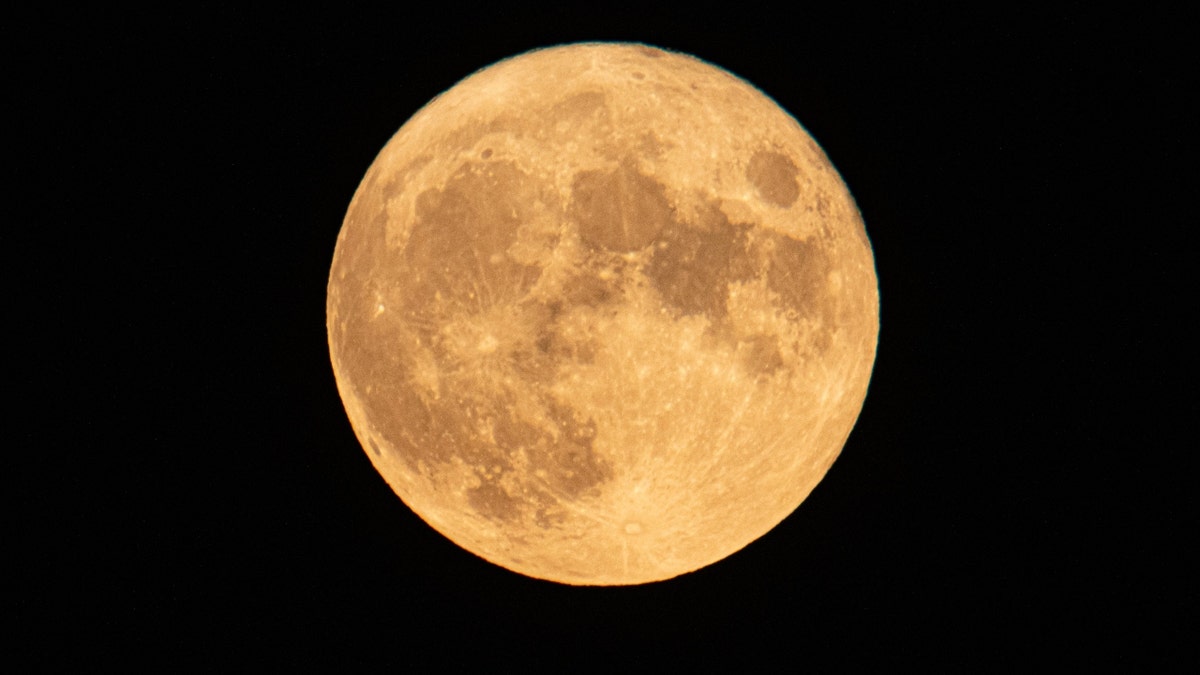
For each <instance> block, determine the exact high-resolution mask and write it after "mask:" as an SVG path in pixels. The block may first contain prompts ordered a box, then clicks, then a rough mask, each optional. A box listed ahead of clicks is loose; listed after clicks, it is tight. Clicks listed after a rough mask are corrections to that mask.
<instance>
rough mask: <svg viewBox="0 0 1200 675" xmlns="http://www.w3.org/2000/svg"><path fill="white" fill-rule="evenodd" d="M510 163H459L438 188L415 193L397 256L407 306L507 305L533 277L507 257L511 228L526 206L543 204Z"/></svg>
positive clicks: (528, 210)
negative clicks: (408, 230) (406, 274)
mask: <svg viewBox="0 0 1200 675" xmlns="http://www.w3.org/2000/svg"><path fill="white" fill-rule="evenodd" d="M548 198H549V197H548V195H545V194H542V191H540V190H539V189H538V186H537V185H535V184H534V182H533V181H532V180H531V179H530V177H529V176H528V175H527V174H525V173H524V172H522V171H521V170H520V169H518V168H517V167H516V166H515V165H514V164H512V163H510V162H500V161H496V162H488V163H486V164H467V165H464V166H463V167H461V168H460V169H459V170H458V172H457V173H455V174H454V176H452V177H451V178H450V180H448V181H447V183H446V185H445V187H444V188H443V189H440V190H438V189H432V188H431V189H428V190H425V191H424V192H422V193H421V194H420V195H418V196H417V204H416V213H417V220H416V222H415V223H414V225H413V230H412V234H411V236H410V237H409V242H408V247H407V249H406V250H405V251H404V262H403V265H402V268H403V269H406V270H410V271H412V272H413V273H414V276H413V277H412V278H410V279H408V280H406V282H405V285H406V289H405V290H406V293H407V294H408V295H409V296H410V298H409V305H410V306H412V307H414V308H419V309H420V310H424V309H426V308H430V307H432V308H434V310H435V311H436V310H437V309H441V310H443V311H445V310H447V309H453V308H462V309H464V310H467V311H477V310H478V308H480V307H481V305H488V306H495V305H502V304H507V303H510V302H512V301H515V300H517V299H519V298H520V297H522V296H523V295H524V294H525V293H526V292H527V291H528V289H529V288H530V287H531V286H532V285H533V283H534V282H535V281H536V280H537V276H538V274H539V273H540V270H538V269H537V268H536V267H533V266H530V265H522V264H520V263H517V262H515V261H513V260H512V259H511V258H510V257H509V256H508V254H507V251H508V248H509V247H510V246H512V244H513V243H514V242H515V241H516V232H517V228H518V227H519V226H520V225H521V224H522V223H524V222H527V221H529V220H532V219H533V218H534V217H535V213H534V210H533V204H534V202H535V201H537V200H539V199H543V200H545V199H548Z"/></svg>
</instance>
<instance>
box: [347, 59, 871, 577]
mask: <svg viewBox="0 0 1200 675" xmlns="http://www.w3.org/2000/svg"><path fill="white" fill-rule="evenodd" d="M327 328H328V335H329V345H330V351H331V356H332V362H333V370H334V373H335V375H336V379H337V384H338V388H339V391H340V393H341V397H342V400H343V402H344V404H345V407H346V411H347V413H348V415H349V418H350V421H351V423H352V426H353V427H354V430H355V432H356V433H357V435H358V438H359V440H360V442H361V443H362V445H363V448H364V449H365V450H366V452H367V455H368V456H369V457H370V459H371V461H372V462H373V463H374V465H375V467H376V468H377V469H378V470H379V473H380V474H382V476H383V477H384V478H385V479H386V480H387V482H388V483H389V484H390V485H391V487H392V488H393V489H394V490H395V492H396V493H397V494H398V495H399V496H400V498H401V499H403V500H404V502H405V503H406V504H408V506H409V507H410V508H412V510H413V511H415V512H416V513H417V514H418V515H419V516H420V517H421V518H422V519H424V520H425V521H426V522H427V523H429V524H430V525H431V526H432V527H434V528H435V529H437V530H438V531H439V532H441V533H442V534H444V535H445V536H446V537H448V538H450V539H451V540H452V541H454V542H455V543H457V544H458V545H460V546H462V547H463V548H465V549H467V550H469V551H471V552H473V553H475V554H477V555H479V556H481V557H483V558H485V559H487V560H489V561H491V562H493V563H496V564H498V565H501V566H503V567H505V568H508V569H510V570H513V571H515V572H519V573H521V574H525V575H529V576H532V577H537V578H541V579H548V580H552V581H556V582H561V583H567V584H577V585H619V584H638V583H645V582H651V581H656V580H662V579H668V578H671V577H674V576H677V575H679V574H682V573H685V572H689V571H692V570H696V569H698V568H700V567H703V566H705V565H709V564H711V563H714V562H716V561H718V560H721V559H722V558H724V557H726V556H728V555H730V554H732V553H734V552H736V551H738V550H739V549H741V548H743V547H744V546H746V545H747V544H748V543H750V542H751V541H754V540H755V539H757V538H758V537H760V536H762V535H763V534H765V533H766V532H767V531H769V530H770V529H771V528H772V527H774V526H775V525H776V524H778V523H779V522H780V521H781V520H783V519H784V518H785V517H786V516H787V515H788V514H790V513H791V512H792V511H793V510H794V509H796V507H797V506H799V504H800V503H801V502H802V501H803V500H804V499H805V497H807V496H808V494H809V493H810V492H811V490H812V489H813V487H814V486H815V485H816V484H817V482H818V481H819V480H820V479H821V477H822V476H824V474H825V472H826V470H827V469H828V468H829V466H830V465H831V464H832V462H833V461H834V459H835V458H836V457H837V455H838V453H839V452H840V451H841V449H842V446H843V444H844V443H845V441H846V438H847V436H848V435H849V433H850V430H851V428H852V426H853V425H854V422H855V420H856V418H857V417H858V414H859V411H860V409H861V407H862V403H863V400H864V397H865V396H866V391H867V384H868V381H869V379H870V374H871V368H872V365H873V363H874V359H875V348H876V341H877V336H878V331H879V298H878V291H877V281H876V276H875V267H874V260H873V257H872V253H871V247H870V243H869V241H868V239H867V236H866V232H865V230H864V227H863V223H862V219H861V217H860V216H859V213H858V210H857V208H856V207H855V205H854V202H853V200H852V198H851V197H850V194H849V192H848V191H847V189H846V187H845V185H844V184H843V182H842V180H841V178H840V176H839V175H838V173H837V172H836V171H835V169H834V168H833V166H832V165H831V164H830V162H829V160H828V158H827V157H826V156H825V154H824V152H823V151H822V150H821V148H820V147H818V145H817V144H816V143H815V142H814V141H813V140H812V139H811V138H810V137H809V135H808V134H807V133H806V132H805V131H804V130H803V129H802V128H801V127H800V125H799V124H798V123H797V122H796V121H795V120H794V119H793V118H792V117H790V116H789V115H788V114H787V113H786V112H784V111H783V110H781V109H780V108H779V107H778V106H777V105H776V104H775V103H774V102H772V101H771V100H770V99H769V98H767V97H766V96H764V95H763V94H762V93H761V92H759V91H758V90H756V89H755V88H754V87H753V86H751V85H749V84H748V83H746V82H745V81H743V80H740V79H738V78H737V77H735V76H733V75H731V74H729V73H728V72H726V71H724V70H721V69H719V68H716V67H714V66H712V65H710V64H707V63H705V62H703V61H700V60H698V59H696V58H693V57H690V56H687V55H683V54H678V53H672V52H667V51H663V50H660V49H656V48H652V47H647V46H645V45H633V44H611V43H599V44H580V45H569V46H563V47H556V48H551V49H544V50H539V51H535V52H531V53H528V54H524V55H521V56H518V57H515V58H512V59H508V60H505V61H502V62H500V63H497V64H495V65H493V66H491V67H489V68H486V69H484V70H481V71H479V72H477V73H475V74H474V75H472V76H470V77H468V78H467V79H465V80H463V81H462V82H460V83H459V84H457V85H456V86H454V87H453V88H451V89H450V90H448V91H446V92H445V93H444V94H442V95H441V96H439V97H437V98H435V99H434V100H433V101H432V102H430V103H429V104H428V105H427V106H425V107H424V108H423V109H422V110H421V111H420V112H418V113H417V114H416V115H415V116H414V117H413V118H412V119H410V120H409V121H408V122H407V123H406V124H405V125H404V126H403V127H402V128H401V129H400V131H399V132H398V133H397V134H396V135H395V136H394V137H393V138H392V139H391V141H390V142H388V144H387V145H386V147H384V149H383V150H382V151H381V153H380V154H379V156H378V158H377V159H376V160H375V162H374V164H372V165H371V167H370V169H369V170H368V172H367V174H366V177H365V178H364V179H363V181H362V184H361V185H360V186H359V188H358V191H357V193H356V194H355V195H354V199H353V201H352V203H351V205H350V208H349V211H348V212H347V214H346V218H345V222H344V224H343V227H342V230H341V233H340V235H339V237H338V241H337V248H336V251H335V253H334V258H333V266H332V269H331V272H330V277H329V287H328V304H327Z"/></svg>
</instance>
